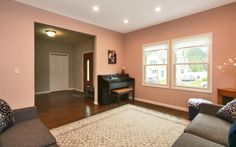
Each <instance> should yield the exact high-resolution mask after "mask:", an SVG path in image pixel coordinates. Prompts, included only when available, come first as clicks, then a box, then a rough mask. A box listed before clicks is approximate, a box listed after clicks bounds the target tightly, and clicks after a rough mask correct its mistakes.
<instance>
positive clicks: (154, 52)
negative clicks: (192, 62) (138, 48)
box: [143, 42, 169, 87]
mask: <svg viewBox="0 0 236 147" xmlns="http://www.w3.org/2000/svg"><path fill="white" fill-rule="evenodd" d="M168 50H169V42H161V43H155V44H149V45H144V47H143V85H149V86H161V87H167V86H168V85H169V84H168V68H169V66H168V62H169V61H168Z"/></svg>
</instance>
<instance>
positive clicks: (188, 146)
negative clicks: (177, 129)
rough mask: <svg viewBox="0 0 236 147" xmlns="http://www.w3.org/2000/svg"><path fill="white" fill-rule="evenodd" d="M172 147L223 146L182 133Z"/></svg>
mask: <svg viewBox="0 0 236 147" xmlns="http://www.w3.org/2000/svg"><path fill="white" fill-rule="evenodd" d="M172 147H224V146H222V145H220V144H217V143H215V142H212V141H209V140H206V139H204V138H201V137H198V136H195V135H192V134H189V133H183V134H182V135H181V136H180V137H179V138H178V139H177V140H176V141H175V143H174V144H173V145H172Z"/></svg>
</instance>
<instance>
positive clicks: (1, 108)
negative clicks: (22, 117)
mask: <svg viewBox="0 0 236 147" xmlns="http://www.w3.org/2000/svg"><path fill="white" fill-rule="evenodd" d="M14 123H15V119H14V115H13V111H12V109H11V107H10V106H9V105H8V103H7V102H6V101H4V100H3V99H0V133H2V132H3V131H5V130H6V129H8V128H10V127H11V126H12V125H14Z"/></svg>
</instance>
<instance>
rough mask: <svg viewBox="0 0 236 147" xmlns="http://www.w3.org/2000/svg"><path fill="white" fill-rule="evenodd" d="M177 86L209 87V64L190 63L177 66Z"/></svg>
mask: <svg viewBox="0 0 236 147" xmlns="http://www.w3.org/2000/svg"><path fill="white" fill-rule="evenodd" d="M175 71H176V77H175V84H176V86H187V87H195V88H205V89H206V88H208V64H190V65H176V66H175Z"/></svg>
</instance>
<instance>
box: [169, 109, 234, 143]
mask: <svg viewBox="0 0 236 147" xmlns="http://www.w3.org/2000/svg"><path fill="white" fill-rule="evenodd" d="M221 107H222V106H219V105H213V104H201V105H200V113H199V114H198V115H197V116H196V117H195V118H194V119H193V121H192V122H191V123H190V124H189V126H188V127H187V128H186V129H185V130H184V133H183V134H182V135H181V136H180V137H179V138H178V139H177V140H176V141H175V143H174V144H173V145H172V147H225V146H227V144H228V132H229V129H230V127H231V125H232V124H231V123H229V122H228V121H225V120H222V119H220V118H218V117H216V112H217V111H218V110H219V109H220V108H221Z"/></svg>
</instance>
